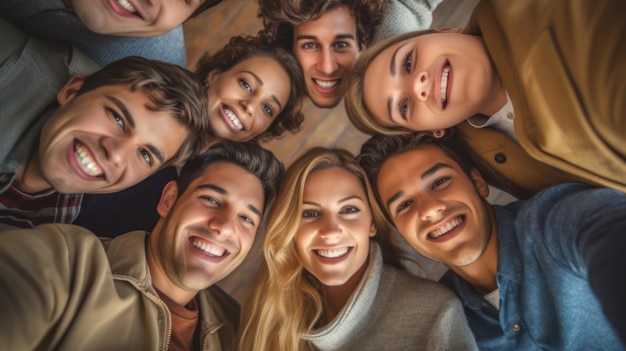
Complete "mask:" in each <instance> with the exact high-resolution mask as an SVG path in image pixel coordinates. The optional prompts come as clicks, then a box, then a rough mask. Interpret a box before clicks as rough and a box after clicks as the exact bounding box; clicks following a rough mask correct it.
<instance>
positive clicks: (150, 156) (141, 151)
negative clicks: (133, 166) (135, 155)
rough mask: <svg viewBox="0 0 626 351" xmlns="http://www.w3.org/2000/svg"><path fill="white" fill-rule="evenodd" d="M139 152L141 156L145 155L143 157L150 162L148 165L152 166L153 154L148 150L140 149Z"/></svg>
mask: <svg viewBox="0 0 626 351" xmlns="http://www.w3.org/2000/svg"><path fill="white" fill-rule="evenodd" d="M139 153H140V154H141V157H143V159H144V160H145V161H146V162H147V163H148V165H150V166H152V164H153V161H152V155H151V154H150V153H149V152H148V151H146V150H139Z"/></svg>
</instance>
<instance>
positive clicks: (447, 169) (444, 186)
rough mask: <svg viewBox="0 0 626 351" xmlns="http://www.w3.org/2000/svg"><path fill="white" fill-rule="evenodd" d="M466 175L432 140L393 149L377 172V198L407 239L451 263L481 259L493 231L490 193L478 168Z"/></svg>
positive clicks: (426, 253)
mask: <svg viewBox="0 0 626 351" xmlns="http://www.w3.org/2000/svg"><path fill="white" fill-rule="evenodd" d="M471 174H472V177H471V178H470V177H469V176H468V175H467V174H466V173H465V172H464V171H463V170H462V169H461V167H460V166H459V165H458V164H457V163H456V162H455V161H453V160H452V159H451V158H450V157H448V156H447V155H446V154H445V153H444V152H443V151H442V150H441V149H440V148H438V147H436V146H433V145H425V146H420V147H418V148H415V149H411V150H408V151H404V152H402V153H399V154H395V155H393V156H391V157H389V159H388V160H387V161H386V162H385V163H384V164H383V166H382V168H381V169H380V172H379V174H378V185H377V191H378V193H379V195H380V199H381V201H382V203H383V205H384V207H385V208H386V211H387V212H388V213H389V215H390V217H391V218H392V220H393V223H394V224H395V226H396V227H397V228H398V230H399V231H400V233H401V234H402V236H403V237H404V238H405V239H406V240H407V242H408V243H409V244H410V245H411V246H412V247H413V248H414V249H415V250H416V251H417V252H419V253H420V254H422V255H424V256H426V257H428V258H430V259H432V260H435V261H438V262H442V263H445V264H446V265H448V266H450V267H461V266H466V265H469V264H471V263H473V262H475V261H476V260H478V259H479V258H480V256H481V255H482V253H483V252H484V250H485V248H486V247H487V243H488V241H489V238H490V237H491V235H492V230H495V227H493V226H492V224H491V223H492V222H491V217H490V212H489V211H488V209H487V207H486V204H485V201H484V199H483V198H484V197H486V196H487V195H488V193H489V190H488V187H487V184H486V182H485V181H484V179H483V178H482V177H481V176H480V174H479V173H478V172H477V171H476V170H473V171H472V173H471Z"/></svg>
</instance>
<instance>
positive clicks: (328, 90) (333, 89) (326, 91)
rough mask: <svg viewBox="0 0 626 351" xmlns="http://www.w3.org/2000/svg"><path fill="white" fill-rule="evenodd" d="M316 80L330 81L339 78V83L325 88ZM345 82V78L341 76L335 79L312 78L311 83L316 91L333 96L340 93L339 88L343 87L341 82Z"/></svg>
mask: <svg viewBox="0 0 626 351" xmlns="http://www.w3.org/2000/svg"><path fill="white" fill-rule="evenodd" d="M315 80H324V81H330V80H338V82H337V84H336V85H334V86H332V87H330V88H324V87H322V86H320V85H318V84H317V83H316V82H315ZM342 82H343V79H341V78H334V79H328V78H327V79H320V78H311V85H312V86H313V89H315V91H316V92H317V93H318V94H320V95H328V96H332V95H335V94H337V93H338V91H339V88H340V87H341V83H342Z"/></svg>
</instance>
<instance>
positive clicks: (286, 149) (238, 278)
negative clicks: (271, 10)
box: [185, 0, 478, 301]
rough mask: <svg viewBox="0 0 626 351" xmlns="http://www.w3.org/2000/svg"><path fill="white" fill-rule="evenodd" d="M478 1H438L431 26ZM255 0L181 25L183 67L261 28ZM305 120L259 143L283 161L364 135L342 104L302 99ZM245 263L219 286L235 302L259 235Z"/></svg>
mask: <svg viewBox="0 0 626 351" xmlns="http://www.w3.org/2000/svg"><path fill="white" fill-rule="evenodd" d="M477 2H478V0H443V2H442V3H441V4H440V5H439V7H438V8H437V9H436V10H435V13H434V19H433V25H432V28H453V27H463V26H464V25H465V23H466V22H467V20H468V19H469V16H470V14H471V11H472V9H473V8H474V6H475V5H476V3H477ZM256 13H257V3H256V1H255V0H226V1H224V2H222V3H221V4H219V5H217V6H215V7H213V8H211V9H210V10H208V11H206V12H205V13H203V14H202V15H200V16H198V17H196V18H194V19H192V20H189V21H188V22H187V23H185V44H186V47H187V61H188V65H187V67H188V68H189V69H191V70H193V69H194V68H195V64H196V62H197V60H198V58H199V57H200V56H201V55H202V54H203V53H205V52H207V51H215V50H218V49H219V48H221V47H222V46H223V45H224V44H225V43H226V42H227V41H228V39H229V38H230V37H231V36H234V35H239V34H256V33H257V32H258V30H259V29H260V28H261V23H260V21H259V20H258V19H257V18H256ZM304 114H305V122H304V125H303V127H302V130H300V132H298V133H297V134H293V135H285V136H284V137H282V138H281V139H279V140H274V141H271V142H268V143H266V144H265V145H264V146H265V147H266V148H268V149H269V150H271V151H272V152H274V154H275V155H276V156H277V157H278V158H279V159H280V160H281V161H283V162H285V164H286V165H288V164H289V163H290V162H291V161H292V160H293V159H294V158H295V157H297V156H298V155H300V154H301V153H302V152H303V151H304V150H307V149H308V148H309V147H311V146H335V147H343V148H346V149H348V150H350V151H351V152H353V153H355V154H356V153H358V151H359V149H360V147H361V144H362V143H363V141H365V140H366V139H367V136H366V135H364V134H362V133H360V132H359V131H357V130H356V128H354V127H353V126H352V125H351V124H350V122H349V120H348V118H347V116H346V114H345V110H344V106H343V103H341V104H339V105H338V106H337V107H335V108H332V109H319V108H316V107H315V106H314V105H313V104H311V103H307V104H306V105H305V107H304ZM257 239H259V240H257V241H256V242H255V245H254V247H253V248H252V251H251V253H250V255H249V256H248V258H247V259H246V261H245V262H244V263H243V264H242V265H241V267H239V268H238V269H237V270H236V271H235V272H234V273H233V274H231V276H229V277H228V278H226V279H225V280H223V281H222V282H221V283H220V285H221V286H222V287H223V288H224V289H225V290H226V291H228V292H230V293H231V294H232V295H233V296H234V297H235V298H236V299H238V300H240V301H241V298H242V297H243V295H244V294H245V291H246V289H247V287H248V285H249V283H251V281H252V279H253V277H254V274H255V272H256V269H257V268H258V266H259V261H260V259H261V252H260V250H261V246H260V241H261V239H262V238H261V237H260V236H259V237H258V238H257Z"/></svg>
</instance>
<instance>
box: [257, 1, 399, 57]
mask: <svg viewBox="0 0 626 351" xmlns="http://www.w3.org/2000/svg"><path fill="white" fill-rule="evenodd" d="M258 1H259V12H258V14H257V17H259V18H261V19H262V21H263V29H262V30H261V31H260V32H259V36H260V37H261V38H262V39H263V40H266V41H268V42H270V43H275V44H277V45H279V46H281V47H283V48H285V49H287V50H289V51H292V50H293V28H294V27H295V26H299V25H301V24H303V23H307V22H310V21H313V20H316V19H318V18H320V17H321V16H322V15H324V14H325V13H326V12H328V11H329V10H332V9H334V8H336V7H339V6H346V7H348V8H349V9H350V11H351V12H352V14H353V15H354V18H355V22H356V35H357V38H356V39H357V42H358V43H359V44H360V46H365V45H367V44H369V43H370V42H371V41H372V39H373V38H374V33H375V31H376V27H378V26H379V25H380V23H381V22H382V20H383V16H384V14H385V11H386V10H387V5H388V4H389V0H258Z"/></svg>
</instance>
